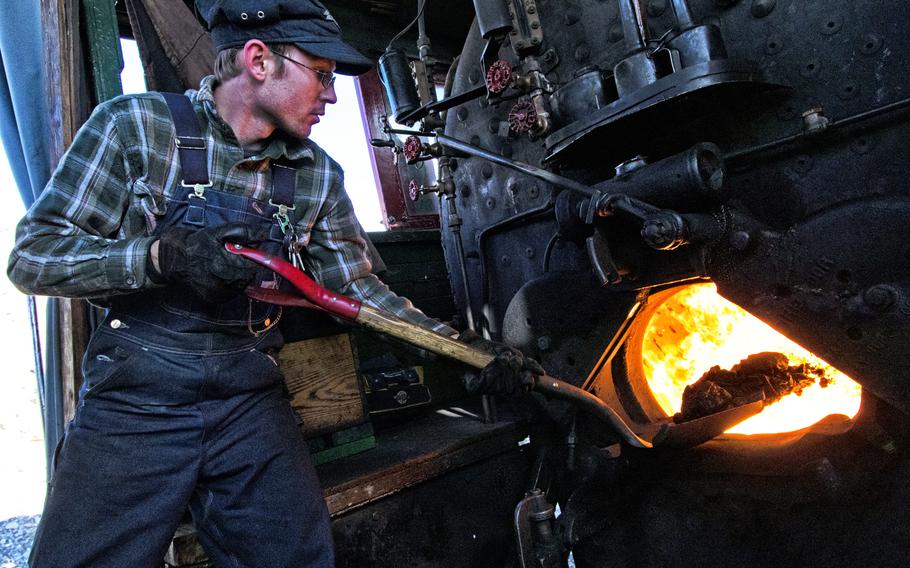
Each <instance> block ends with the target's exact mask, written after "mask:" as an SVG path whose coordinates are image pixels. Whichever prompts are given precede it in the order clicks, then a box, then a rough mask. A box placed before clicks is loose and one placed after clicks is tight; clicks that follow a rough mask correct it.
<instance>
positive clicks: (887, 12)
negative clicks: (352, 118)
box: [380, 0, 910, 567]
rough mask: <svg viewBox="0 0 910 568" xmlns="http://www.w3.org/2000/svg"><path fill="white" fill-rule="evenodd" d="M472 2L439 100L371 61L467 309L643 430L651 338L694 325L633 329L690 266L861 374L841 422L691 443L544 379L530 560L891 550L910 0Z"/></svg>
mask: <svg viewBox="0 0 910 568" xmlns="http://www.w3.org/2000/svg"><path fill="white" fill-rule="evenodd" d="M425 9H426V10H427V11H428V12H431V11H433V10H434V9H436V10H438V9H440V8H439V7H434V6H433V5H432V4H430V5H427V6H426V7H425ZM474 9H475V14H476V17H475V19H474V23H473V25H472V27H471V30H470V32H469V34H468V37H467V39H466V43H465V45H464V48H463V50H462V51H461V53H460V54H459V55H458V57H457V62H456V63H455V64H454V65H453V67H452V69H451V70H450V72H449V76H448V77H447V81H446V92H445V94H444V96H443V97H442V98H441V100H436V99H435V98H432V97H431V99H430V100H428V99H427V98H426V97H423V98H420V99H418V97H417V95H416V93H412V92H411V91H410V90H409V87H408V86H407V83H408V82H409V80H410V74H409V72H408V71H406V70H405V71H402V68H401V66H400V65H399V64H398V63H396V57H397V55H396V53H395V52H393V51H390V52H386V55H385V56H384V60H381V61H380V68H381V71H382V73H383V78H384V80H385V83H386V86H387V88H388V90H389V98H390V100H391V103H392V110H393V114H394V115H395V119H396V120H397V121H398V122H401V123H404V124H407V125H409V126H412V127H413V128H414V129H416V130H412V131H411V134H414V136H412V138H409V139H408V142H407V143H405V145H404V149H403V152H404V154H405V157H407V158H408V160H410V161H412V162H416V161H419V160H423V159H429V158H431V157H434V158H437V159H438V160H439V168H438V173H439V175H438V181H437V183H436V184H435V185H434V186H432V187H427V186H421V185H420V184H418V183H416V182H415V183H414V184H412V187H411V196H412V198H413V199H415V200H427V199H432V198H431V197H429V196H422V195H423V194H426V193H429V192H437V193H438V197H439V200H440V201H439V203H440V215H441V218H442V222H441V225H442V227H443V245H444V249H445V256H446V263H447V266H448V269H449V273H450V278H451V283H452V287H453V290H454V293H455V297H456V301H457V304H458V306H459V308H460V311H461V314H462V316H463V318H464V322H465V323H466V324H467V325H471V326H473V327H475V328H476V329H478V330H480V331H482V332H484V333H486V334H488V335H489V336H490V337H492V338H494V339H500V340H504V341H506V342H508V343H510V344H511V345H514V346H516V347H518V348H520V349H521V350H522V351H524V352H525V353H527V354H529V355H532V356H533V357H535V358H537V359H538V360H539V361H540V362H541V363H542V364H543V365H544V367H546V368H547V369H548V371H549V372H550V373H552V374H553V375H554V376H558V377H560V378H562V379H564V380H566V381H568V382H570V383H572V384H573V385H575V386H577V387H580V388H581V389H583V390H585V391H587V392H588V393H591V394H593V395H595V396H596V397H598V398H599V399H600V400H602V401H603V402H605V403H607V404H608V405H610V406H611V407H612V408H613V409H614V410H615V411H616V412H617V413H618V414H619V415H620V416H621V417H622V418H623V419H624V421H625V422H627V423H628V424H630V425H632V427H633V429H635V430H636V431H638V432H648V431H652V432H653V431H654V430H655V429H657V428H659V426H660V425H661V424H665V423H667V422H668V421H669V420H670V418H671V415H672V414H673V412H675V411H676V410H678V409H672V410H669V411H668V409H667V408H666V407H665V406H662V405H661V404H659V403H658V400H657V399H658V393H656V392H655V390H654V386H653V385H652V384H651V383H650V382H649V381H650V377H649V374H650V373H651V371H652V370H653V369H652V368H651V367H652V366H651V364H650V363H648V362H646V361H645V358H646V357H645V351H647V350H649V349H650V350H651V351H653V347H654V346H655V345H656V346H657V351H658V352H659V353H666V352H667V349H666V348H665V347H666V345H664V344H662V343H661V341H664V340H667V341H669V339H667V338H668V337H669V336H678V337H677V339H679V340H680V341H682V340H684V339H685V337H686V336H688V335H690V333H693V332H695V331H698V329H697V328H698V327H699V326H700V324H699V323H698V322H699V321H702V320H698V319H697V318H696V319H695V320H691V321H694V322H696V323H689V324H686V323H684V322H683V320H682V319H680V318H679V317H677V316H678V314H676V315H674V316H673V318H671V320H663V321H665V322H666V321H671V323H670V324H667V326H665V329H663V328H661V329H657V331H656V333H657V336H659V337H662V338H663V339H660V340H658V339H655V337H656V336H653V335H649V333H652V332H653V330H651V331H649V328H648V327H649V322H653V321H654V318H655V314H656V313H657V312H658V311H659V310H662V309H664V310H670V312H673V311H674V310H676V311H677V312H678V311H679V309H681V308H680V305H679V304H673V302H674V298H678V297H679V296H678V295H679V294H680V293H682V292H684V291H685V290H691V289H693V286H695V287H697V286H704V285H705V283H713V284H714V285H715V286H716V289H717V292H718V293H719V294H720V296H722V297H723V298H726V299H727V300H729V301H732V302H733V303H734V304H736V305H737V306H739V307H741V308H742V309H744V310H745V311H747V312H749V313H750V314H752V315H754V316H756V317H757V318H759V319H760V320H762V321H764V322H765V323H767V324H769V325H770V326H771V327H773V328H774V329H775V330H777V331H778V332H780V333H782V334H783V335H785V336H787V337H788V338H789V339H791V340H793V341H794V342H796V343H797V344H799V345H800V346H802V347H803V348H805V349H806V350H808V351H810V352H811V353H812V354H814V355H815V356H817V357H819V358H821V359H822V360H824V361H825V362H827V363H828V364H830V365H831V366H833V367H835V368H836V369H837V370H838V371H840V372H842V373H844V374H846V375H849V377H851V378H852V379H854V380H855V381H857V382H858V383H860V384H861V385H862V395H861V397H862V398H861V406H860V408H859V411H858V413H855V414H854V413H851V415H850V416H829V417H827V418H825V419H824V420H822V421H820V422H816V423H815V424H812V425H810V426H807V427H805V428H802V429H800V430H797V431H795V432H794V431H791V432H788V433H778V434H764V435H756V436H735V435H726V436H721V437H720V438H717V439H715V440H714V441H712V442H709V443H706V444H704V445H701V446H699V447H697V448H693V449H687V450H683V451H657V450H647V449H636V448H633V447H630V446H628V445H627V444H625V443H622V441H621V439H620V437H619V436H617V435H616V432H615V431H613V430H611V429H610V428H607V427H605V425H604V423H603V422H602V421H598V420H594V419H592V418H591V416H590V415H588V414H586V413H585V412H583V411H582V410H580V409H579V408H578V407H577V406H574V405H571V404H567V403H565V402H559V401H554V400H551V399H547V398H546V397H543V396H540V395H537V394H535V395H533V406H534V408H535V411H536V414H535V415H536V419H535V420H534V421H533V430H532V432H533V434H532V436H531V439H532V444H533V445H534V446H535V447H536V448H537V452H538V454H537V456H538V459H537V462H536V463H535V467H534V469H533V471H534V472H535V477H534V479H533V480H532V481H531V482H530V483H529V486H530V487H534V488H536V489H535V490H534V491H531V492H530V493H529V494H528V496H527V498H526V499H525V501H523V502H522V503H521V504H520V505H519V507H518V508H517V509H516V531H517V542H518V547H517V548H518V557H519V559H520V565H522V566H525V567H528V566H562V565H564V563H565V562H566V557H567V555H568V554H569V552H570V551H571V553H572V556H573V558H574V562H575V563H576V565H577V566H682V565H692V564H695V563H698V564H699V565H710V566H714V565H718V566H719V565H728V564H730V563H731V562H736V563H737V564H750V565H770V564H776V563H783V564H785V565H801V566H822V565H826V566H830V565H835V566H848V565H849V566H852V565H860V564H862V565H876V566H886V565H901V564H903V563H904V562H905V560H904V559H905V558H906V554H907V548H908V546H910V516H908V513H907V510H908V508H907V506H906V505H907V504H908V502H910V482H908V479H910V476H908V472H910V462H908V459H907V452H906V446H905V444H906V438H907V436H906V434H907V431H908V428H907V427H908V421H907V416H906V413H907V412H908V411H910V377H908V373H910V371H908V368H910V354H908V350H907V349H906V345H907V342H908V340H910V319H908V318H910V238H908V237H910V232H908V231H910V229H908V224H907V219H908V218H910V194H908V190H907V181H906V180H907V176H908V173H910V159H908V153H907V150H906V148H905V140H907V139H908V135H910V125H908V110H907V106H908V104H907V103H908V81H907V77H908V75H910V64H908V63H907V61H906V58H904V57H903V56H902V54H903V53H905V52H906V51H907V48H910V43H908V42H910V40H908V37H907V34H906V33H904V31H905V29H906V27H907V24H908V23H910V5H907V4H906V3H905V2H899V1H897V0H887V1H884V2H882V1H869V0H858V1H846V0H832V1H828V2H814V1H810V0H560V1H555V0H475V2H474ZM419 69H421V68H420V67H418V70H419ZM418 74H419V73H418ZM402 85H404V86H402ZM405 133H407V132H405ZM667 306H670V307H669V308H668V307H667ZM673 322H676V324H675V325H676V327H674V324H673ZM687 325H689V327H690V328H691V329H689V328H686V326H687ZM680 326H682V328H680ZM652 327H653V326H652ZM658 327H659V326H658ZM683 328H685V329H683ZM732 332H733V330H732V329H725V330H722V331H721V332H720V333H719V336H720V337H721V339H723V337H726V336H729V335H732ZM748 341H749V339H748V338H747V342H748ZM752 347H753V350H752V351H748V350H747V352H746V353H745V354H744V355H748V354H751V353H756V352H757V351H761V348H759V347H757V346H752ZM747 349H748V348H747ZM697 378H698V377H697V376H692V377H688V379H691V380H694V379H697ZM522 482H524V480H522ZM557 505H558V506H559V515H558V516H557V514H556V512H555V511H554V508H555V506H557Z"/></svg>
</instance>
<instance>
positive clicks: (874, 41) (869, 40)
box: [859, 34, 882, 55]
mask: <svg viewBox="0 0 910 568" xmlns="http://www.w3.org/2000/svg"><path fill="white" fill-rule="evenodd" d="M881 47H882V36H880V35H878V34H866V35H864V36H863V44H862V45H861V46H860V47H859V50H860V51H861V52H862V53H863V54H864V55H872V54H873V53H875V52H876V51H878V50H879V49H880V48H881Z"/></svg>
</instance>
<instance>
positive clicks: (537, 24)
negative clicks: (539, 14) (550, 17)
mask: <svg viewBox="0 0 910 568" xmlns="http://www.w3.org/2000/svg"><path fill="white" fill-rule="evenodd" d="M539 28H540V22H537V21H534V22H531V29H532V30H536V29H539Z"/></svg>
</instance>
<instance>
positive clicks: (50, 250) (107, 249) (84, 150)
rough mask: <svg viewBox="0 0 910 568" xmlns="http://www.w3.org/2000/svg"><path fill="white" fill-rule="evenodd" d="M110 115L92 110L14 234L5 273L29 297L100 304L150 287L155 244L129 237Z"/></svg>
mask: <svg viewBox="0 0 910 568" xmlns="http://www.w3.org/2000/svg"><path fill="white" fill-rule="evenodd" d="M111 109H112V107H111V106H110V105H101V106H99V107H98V108H96V109H95V112H94V113H93V114H92V116H91V117H90V118H89V119H88V121H86V123H85V124H84V125H83V126H82V128H81V129H80V130H79V132H78V133H77V135H76V138H75V139H74V140H73V143H72V145H71V146H70V148H69V149H68V151H67V152H66V154H65V155H64V156H63V158H62V160H61V162H60V164H59V165H58V167H57V170H56V171H55V172H54V174H53V176H52V177H51V180H50V182H49V183H48V185H47V187H45V189H44V191H43V192H42V193H41V196H40V197H39V198H38V200H37V201H36V202H35V204H34V205H33V206H32V207H31V209H29V211H28V213H26V215H25V217H24V218H23V219H22V221H21V222H20V223H19V226H18V227H17V230H16V243H15V246H14V248H13V251H12V253H11V254H10V259H9V265H8V268H7V273H8V275H9V278H10V280H11V281H12V282H13V283H14V284H15V285H16V287H17V288H19V289H20V290H22V291H23V292H25V293H28V294H40V295H48V296H65V297H98V296H107V295H113V294H122V293H127V292H130V291H134V290H136V289H139V288H141V287H143V286H145V285H146V275H145V263H146V257H147V255H148V248H149V246H150V244H151V242H152V241H153V240H154V237H149V236H147V235H145V234H143V235H142V236H140V237H129V236H127V235H125V234H124V230H123V220H124V218H125V217H126V216H127V210H128V208H129V205H130V190H129V187H130V184H129V179H128V176H127V166H126V163H125V160H126V158H125V154H124V144H123V143H122V141H121V139H120V137H119V136H118V132H117V127H116V116H115V115H114V113H113V111H112V110H111ZM149 285H151V283H150V282H149Z"/></svg>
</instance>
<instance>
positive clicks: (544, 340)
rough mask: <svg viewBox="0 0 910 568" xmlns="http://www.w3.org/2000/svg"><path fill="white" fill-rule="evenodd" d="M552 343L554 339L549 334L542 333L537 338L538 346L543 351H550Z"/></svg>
mask: <svg viewBox="0 0 910 568" xmlns="http://www.w3.org/2000/svg"><path fill="white" fill-rule="evenodd" d="M552 343H553V340H552V339H550V336H549V335H541V336H540V337H538V338H537V348H538V349H540V350H541V351H548V350H549V349H550V346H551V345H552Z"/></svg>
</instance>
